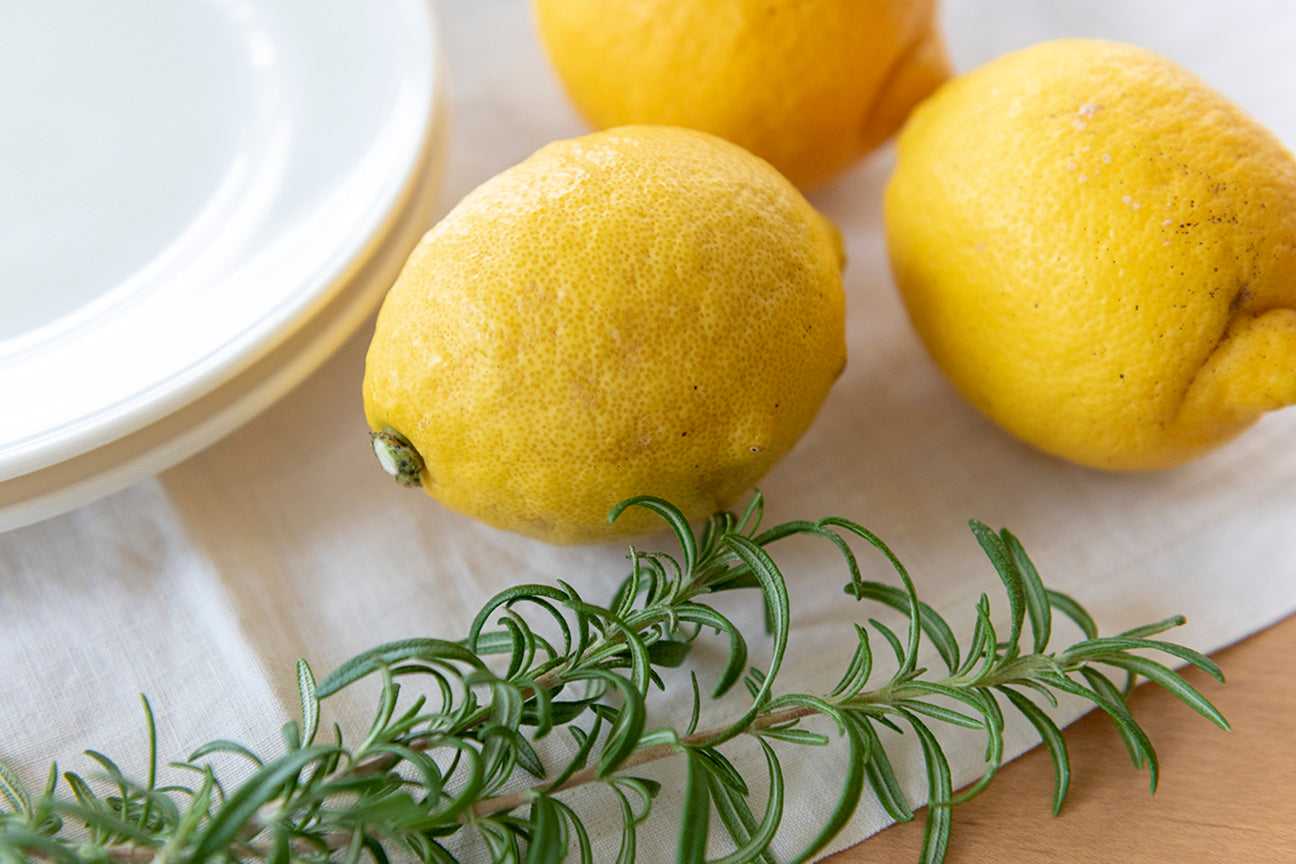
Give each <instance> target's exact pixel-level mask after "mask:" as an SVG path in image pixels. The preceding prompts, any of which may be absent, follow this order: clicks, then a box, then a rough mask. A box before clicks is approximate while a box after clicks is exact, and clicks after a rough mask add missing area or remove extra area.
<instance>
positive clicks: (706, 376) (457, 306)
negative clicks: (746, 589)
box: [364, 126, 846, 543]
mask: <svg viewBox="0 0 1296 864" xmlns="http://www.w3.org/2000/svg"><path fill="white" fill-rule="evenodd" d="M843 263H844V262H843V258H842V246H841V238H840V236H839V235H838V233H837V230H836V229H835V228H834V227H833V225H832V224H831V223H830V222H829V221H828V220H827V219H825V218H824V217H822V216H821V215H820V214H819V213H817V212H816V211H815V210H814V209H813V208H812V207H811V206H810V205H809V204H808V203H807V202H806V201H805V199H804V198H803V197H802V196H801V194H800V193H799V192H798V191H797V189H796V188H795V187H794V186H793V185H792V184H791V183H789V182H788V181H787V180H786V179H784V178H783V177H782V176H781V175H780V174H779V173H778V172H777V171H775V170H774V169H773V168H772V167H770V166H769V165H768V164H767V163H766V162H764V161H762V160H761V159H758V158H757V157H755V156H753V155H751V154H750V153H748V152H747V151H745V150H743V149H742V148H740V147H738V146H736V145H734V144H731V143H729V142H727V141H723V140H721V139H720V138H717V137H714V136H711V135H707V134H704V133H701V132H696V131H692V130H686V129H676V128H666V127H649V126H641V127H626V128H618V129H612V130H607V131H605V132H600V133H594V134H590V135H587V136H584V137H581V138H575V139H571V140H567V141H559V142H555V143H553V144H550V145H548V146H546V147H544V148H542V149H540V150H539V151H537V152H536V153H535V154H534V155H532V156H531V157H530V158H529V159H527V160H526V161H524V162H522V163H521V164H519V165H516V166H514V167H513V168H510V169H508V170H506V171H504V172H503V173H502V174H500V175H498V176H496V177H495V178H493V179H491V180H489V181H487V182H486V183H484V184H483V185H482V186H480V187H478V188H477V189H476V190H475V191H473V192H472V193H470V194H469V195H468V196H467V197H466V198H464V199H463V200H462V201H461V202H460V203H459V204H458V205H457V206H456V207H455V208H454V209H453V210H452V211H451V212H450V213H449V214H448V215H447V216H446V217H445V218H444V219H443V220H442V221H441V222H440V223H438V224H437V225H436V226H435V227H434V228H433V229H432V230H431V231H430V232H429V233H428V234H427V235H426V236H425V237H424V238H423V239H422V241H421V242H420V243H419V245H418V246H417V248H416V249H415V250H414V252H413V254H412V255H411V256H410V258H409V260H408V262H407V263H406V264H405V267H404V269H403V270H402V272H401V274H400V276H399V278H398V279H397V281H396V283H395V285H394V286H393V287H392V288H391V290H390V292H389V294H388V296H387V298H386V300H385V301H384V303H383V306H382V309H381V311H380V313H379V316H378V321H377V326H376V330H375V333H374V336H373V341H372V343H371V345H370V348H369V353H368V357H367V359H366V366H365V376H364V407H365V415H366V417H367V419H368V422H369V425H370V427H371V428H372V429H373V430H374V432H375V433H376V438H375V442H376V448H375V449H377V450H378V452H379V455H380V458H382V459H384V461H385V464H386V467H387V468H388V469H389V471H391V472H392V473H395V474H397V475H398V478H400V477H404V478H406V479H407V480H413V481H415V482H421V485H422V486H423V488H424V489H425V490H426V491H427V493H428V494H429V495H431V496H432V497H433V498H435V499H437V500H438V501H440V502H442V503H443V504H445V505H446V506H448V507H450V508H452V509H454V510H457V511H459V512H461V513H464V514H467V515H468V516H471V517H474V518H476V519H479V520H481V521H483V522H486V523H488V524H490V525H493V526H496V527H498V528H503V529H506V530H509V531H514V532H518V533H521V534H526V535H529V536H532V537H536V538H539V539H542V540H546V541H550V542H553V543H584V542H597V541H602V540H608V539H613V538H621V537H627V536H633V535H636V534H643V533H646V532H648V531H651V530H657V529H658V528H659V527H660V526H661V524H662V523H661V522H660V521H659V520H657V519H656V517H654V516H652V515H651V514H650V513H648V512H647V511H643V510H639V509H637V508H632V509H631V510H629V511H627V512H626V513H625V515H624V516H622V518H621V519H618V520H617V521H616V522H615V523H613V524H609V522H608V518H607V517H608V512H609V510H610V508H612V507H613V505H615V504H616V503H617V502H619V501H621V500H623V499H625V498H628V497H631V496H634V495H656V496H660V497H663V498H666V499H668V500H669V501H671V502H672V503H674V504H676V505H677V506H679V507H680V508H681V509H682V510H683V511H684V512H685V514H686V515H687V516H688V517H690V518H702V517H705V516H708V515H710V514H711V513H713V512H716V511H718V510H722V509H725V508H727V507H729V506H730V505H731V504H732V503H733V502H734V501H735V500H736V499H737V498H738V497H739V496H740V495H742V494H743V493H744V492H746V491H747V490H749V489H750V488H751V487H752V486H753V484H755V483H756V481H757V480H758V479H759V478H760V477H762V476H763V475H764V474H765V473H766V472H767V471H768V470H769V469H770V468H771V467H772V466H773V465H774V463H775V462H777V461H778V460H779V459H780V458H781V457H782V456H783V455H784V454H786V453H787V452H788V451H789V450H790V449H791V448H792V446H793V444H794V443H795V442H796V441H797V440H798V439H799V438H800V437H801V435H802V434H803V433H804V432H805V431H806V429H807V428H808V427H809V425H810V423H811V421H812V420H813V418H814V417H815V415H816V413H817V412H818V410H819V407H820V404H821V403H822V402H823V400H824V398H825V397H826V396H827V394H828V391H829V389H830V387H831V386H832V383H833V381H834V380H835V379H836V377H837V376H838V374H839V373H840V372H841V370H842V368H843V365H844V364H845V352H846V347H845V324H844V317H845V315H844V306H845V298H844V294H843V291H842V283H841V267H842V265H843ZM405 442H408V445H410V446H409V447H406V446H405ZM411 449H412V450H413V451H416V452H417V454H418V455H417V457H414V456H412V455H411V453H410V450H411Z"/></svg>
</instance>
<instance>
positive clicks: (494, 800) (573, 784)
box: [471, 705, 819, 819]
mask: <svg viewBox="0 0 1296 864" xmlns="http://www.w3.org/2000/svg"><path fill="white" fill-rule="evenodd" d="M817 713H819V712H818V711H816V710H815V709H814V708H811V707H809V706H805V705H793V706H791V707H788V708H782V709H780V710H778V711H771V712H769V713H768V714H760V715H758V716H757V717H756V719H754V720H753V721H752V722H751V724H750V725H749V726H748V727H747V728H746V729H745V730H743V731H744V732H747V733H750V732H755V731H758V730H760V729H766V728H768V727H770V726H778V725H780V724H783V723H791V722H792V721H794V720H800V719H801V718H803V717H809V716H810V715H812V714H817ZM731 725H732V724H725V725H723V726H717V727H715V728H714V729H707V730H705V731H703V732H695V733H694V734H692V735H686V736H684V737H682V738H680V739H679V743H678V744H675V743H670V744H654V745H652V746H651V747H644V748H643V749H640V750H636V751H634V752H633V753H631V754H630V756H629V757H627V758H626V760H625V761H624V762H622V763H621V764H620V765H619V766H618V767H617V772H618V773H621V772H624V771H627V770H629V769H632V768H637V767H639V766H640V765H646V764H648V763H649V762H655V761H657V760H658V759H664V758H666V757H668V756H674V755H675V754H677V753H679V752H681V750H683V749H684V748H686V747H706V746H707V745H709V744H711V743H712V742H714V741H717V740H719V739H721V738H724V737H728V733H729V732H730V727H731ZM600 779H602V778H600V777H599V775H598V772H597V770H596V769H594V768H583V769H581V770H580V771H577V772H575V773H574V774H572V775H571V777H569V778H567V780H566V781H565V782H563V783H562V784H560V785H559V786H557V787H555V788H553V789H551V790H549V791H550V792H551V793H552V792H564V791H566V790H568V789H575V788H577V787H579V786H584V785H586V784H589V783H593V782H595V781H598V780H600ZM546 789H549V786H548V784H544V783H541V784H538V785H536V786H532V787H529V788H527V789H522V790H519V791H517V792H510V793H508V794H506V795H496V796H494V797H491V798H483V799H482V800H481V801H479V802H477V803H476V804H474V805H473V807H472V816H471V818H472V819H481V818H483V817H486V816H490V815H492V814H495V813H501V812H504V811H507V810H512V809H513V808H514V807H520V806H521V805H523V804H525V803H527V802H528V801H530V800H531V799H532V798H533V797H535V795H536V794H537V793H538V792H540V791H541V790H546Z"/></svg>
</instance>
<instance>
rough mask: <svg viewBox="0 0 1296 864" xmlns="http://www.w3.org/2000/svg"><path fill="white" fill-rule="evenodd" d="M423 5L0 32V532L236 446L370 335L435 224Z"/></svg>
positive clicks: (47, 7) (52, 8) (145, 18)
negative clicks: (209, 450) (363, 332)
mask: <svg viewBox="0 0 1296 864" xmlns="http://www.w3.org/2000/svg"><path fill="white" fill-rule="evenodd" d="M442 77H443V76H442V74H441V72H440V71H439V54H438V48H437V37H436V30H435V24H434V19H433V15H432V12H431V8H430V6H429V4H428V2H427V0H383V2H370V3H363V4H361V3H347V2H324V3H320V2H295V0H242V2H224V3H219V4H212V3H199V2H176V3H171V4H162V6H159V5H158V4H155V3H149V2H142V0H121V2H115V3H112V4H103V3H99V2H96V0H79V2H71V3H60V4H15V5H14V6H13V7H11V8H10V9H9V10H7V11H5V12H0V81H3V82H5V84H4V85H2V88H0V100H3V102H4V103H5V109H4V113H5V115H6V116H7V118H8V119H7V122H6V125H7V126H9V128H13V129H18V130H19V134H18V135H16V136H15V135H6V136H3V137H0V188H3V189H5V190H6V193H5V195H4V196H3V198H0V530H2V529H7V528H12V527H15V526H17V525H20V524H24V523H26V522H30V521H34V520H35V519H39V518H43V517H45V516H48V515H52V514H53V513H56V512H59V511H61V510H64V509H68V508H69V507H72V506H76V505H77V504H80V503H83V502H85V501H88V500H91V499H92V498H94V497H98V496H100V495H103V494H107V493H108V492H111V491H114V490H115V489H118V488H121V487H123V486H125V485H127V484H129V483H130V482H133V481H134V480H136V479H139V478H140V477H142V476H146V475H147V474H149V473H152V472H156V471H158V470H161V469H162V468H165V467H167V466H168V465H170V464H173V463H174V462H176V461H179V460H180V459H182V458H184V457H185V456H187V455H190V454H191V453H193V452H195V451H196V450H198V449H200V448H201V447H203V446H205V445H206V444H209V443H211V442H212V441H214V440H216V439H217V438H219V437H221V436H222V435H224V434H226V433H228V432H229V431H231V430H232V429H233V428H235V427H236V426H237V425H239V424H240V423H242V422H244V421H245V420H247V419H248V418H249V417H251V416H253V415H254V414H255V413H256V412H257V411H259V410H261V409H262V408H264V407H266V406H267V405H269V404H270V403H271V402H273V401H274V400H275V399H276V398H278V397H279V396H281V395H282V394H283V393H284V392H286V391H287V390H288V389H289V388H290V387H292V386H293V385H294V384H296V383H297V382H299V381H300V380H301V379H302V378H303V377H305V375H306V374H307V373H309V372H310V371H311V370H312V369H313V368H314V367H315V366H316V365H318V363H319V362H322V360H323V359H324V358H325V357H327V356H328V354H329V353H330V352H331V351H332V350H333V349H334V348H336V347H337V345H339V344H340V343H341V341H342V340H343V339H345V337H346V336H347V335H349V333H350V332H352V331H353V330H354V328H355V327H356V326H357V325H358V324H359V323H360V322H361V321H362V320H363V319H364V318H365V316H366V315H368V314H369V313H370V312H371V311H372V309H373V308H374V306H375V305H376V303H377V302H378V300H379V299H380V298H381V295H382V292H383V290H385V288H386V287H387V285H389V284H390V282H391V279H392V278H393V277H394V275H395V272H396V270H397V269H398V268H399V266H400V263H401V262H402V261H403V259H404V256H405V254H406V253H407V252H408V250H409V248H410V247H412V245H413V243H414V242H415V241H416V240H417V238H418V235H419V234H420V233H421V232H422V231H423V230H424V229H425V228H426V227H427V225H428V223H429V221H430V219H431V214H432V209H433V205H434V201H435V195H436V189H437V185H438V180H439V167H440V162H441V156H442V150H443V147H444V139H443V131H444V126H445V122H444V116H443V113H444V110H445V108H444V96H443V87H442V83H443V82H442Z"/></svg>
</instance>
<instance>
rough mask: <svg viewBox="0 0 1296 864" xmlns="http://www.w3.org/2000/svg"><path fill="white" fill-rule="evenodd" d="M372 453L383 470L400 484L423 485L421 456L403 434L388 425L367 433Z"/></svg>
mask: <svg viewBox="0 0 1296 864" xmlns="http://www.w3.org/2000/svg"><path fill="white" fill-rule="evenodd" d="M369 440H370V442H371V443H372V444H373V451H374V455H375V456H377V457H378V463H379V464H380V465H382V467H383V470H384V471H386V472H387V473H388V474H390V475H391V476H393V477H395V478H396V482H397V483H399V484H400V485H402V486H410V487H413V486H422V485H423V457H422V456H420V455H419V452H418V451H417V450H415V449H414V445H413V444H411V443H410V442H409V441H408V440H407V439H406V438H405V436H404V435H402V434H400V433H399V432H397V431H396V430H395V429H392V428H390V427H388V428H384V429H381V430H379V431H377V432H370V433H369Z"/></svg>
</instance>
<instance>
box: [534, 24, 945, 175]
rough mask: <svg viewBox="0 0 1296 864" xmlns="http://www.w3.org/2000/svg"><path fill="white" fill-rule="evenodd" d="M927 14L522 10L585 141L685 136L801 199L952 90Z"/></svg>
mask: <svg viewBox="0 0 1296 864" xmlns="http://www.w3.org/2000/svg"><path fill="white" fill-rule="evenodd" d="M935 6H936V3H935V0H690V2H680V0H532V7H533V10H534V12H535V19H536V23H537V26H538V29H539V32H540V36H541V40H542V42H543V43H544V45H545V47H546V49H547V51H548V54H549V58H550V60H551V61H552V63H553V66H554V68H555V69H556V70H557V72H558V75H559V77H560V78H561V80H562V82H563V84H564V86H565V87H566V89H567V93H568V95H569V96H570V97H571V99H572V101H573V102H574V103H575V105H576V107H577V109H578V110H579V111H580V113H581V114H583V115H584V117H585V118H586V119H587V120H588V121H589V122H590V123H591V124H592V125H594V126H595V127H596V128H604V127H608V126H619V125H621V124H624V123H665V124H670V125H675V126H687V127H690V128H694V129H701V130H703V131H706V132H711V133H714V134H716V135H720V136H722V137H724V138H727V139H729V140H730V141H735V142H737V143H738V144H741V145H742V146H743V147H746V148H747V149H749V150H751V151H752V152H753V153H755V154H756V155H758V156H761V157H763V158H765V159H767V160H768V161H770V162H771V163H773V165H774V166H775V167H776V168H778V169H779V170H780V171H782V172H783V173H784V174H785V175H786V176H787V177H789V178H790V179H791V180H792V181H793V182H794V183H796V184H797V185H798V186H800V187H802V188H807V187H810V186H814V185H817V184H820V183H822V182H824V181H826V180H828V179H829V178H831V177H832V176H834V175H835V174H837V173H839V172H840V171H842V170H843V169H844V168H846V167H847V166H849V165H850V164H851V163H852V162H854V161H856V160H857V159H859V158H860V157H861V156H863V155H864V154H866V153H867V152H869V151H870V150H872V149H873V148H875V147H876V146H878V145H879V144H881V143H882V142H884V141H885V140H886V139H887V138H889V137H890V136H891V134H892V133H894V132H895V131H896V129H898V128H899V127H900V124H901V123H902V122H903V120H904V118H905V116H906V115H907V114H908V112H909V110H910V109H911V108H913V106H914V105H916V104H917V103H918V101H919V100H920V99H922V98H923V97H924V96H926V95H927V94H929V93H930V92H931V91H932V90H934V89H935V88H936V86H937V85H939V84H940V83H941V82H942V81H944V80H945V79H946V78H947V77H948V76H949V63H948V61H947V60H946V56H945V49H944V45H943V43H942V41H941V37H940V34H939V33H938V31H937V28H936V25H935V23H934V16H935Z"/></svg>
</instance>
